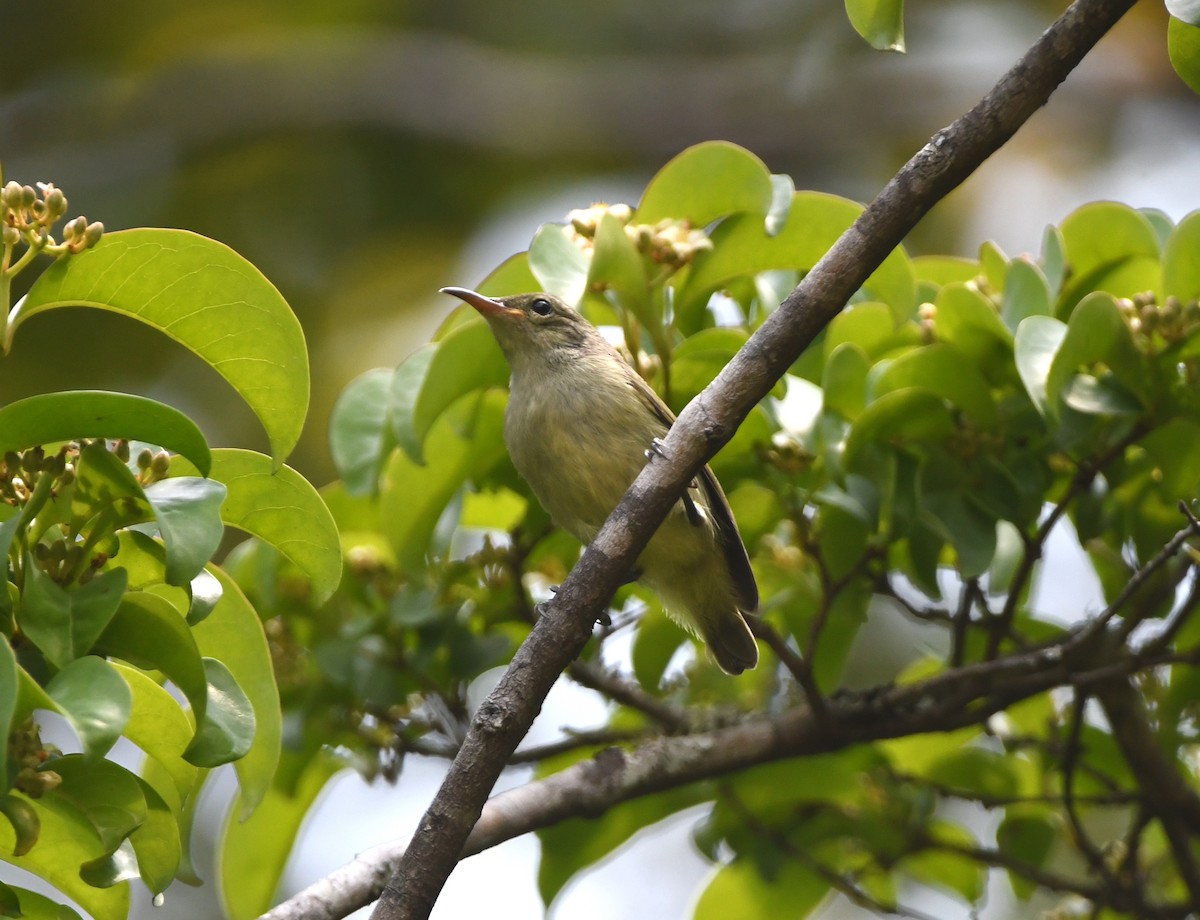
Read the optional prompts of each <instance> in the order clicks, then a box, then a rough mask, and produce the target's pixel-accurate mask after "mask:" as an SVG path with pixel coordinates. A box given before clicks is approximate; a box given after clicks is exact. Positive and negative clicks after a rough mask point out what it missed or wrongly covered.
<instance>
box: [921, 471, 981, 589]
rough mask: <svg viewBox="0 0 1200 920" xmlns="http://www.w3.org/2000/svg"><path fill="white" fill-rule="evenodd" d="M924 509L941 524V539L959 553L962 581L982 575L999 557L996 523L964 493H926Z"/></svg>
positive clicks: (947, 491)
mask: <svg viewBox="0 0 1200 920" xmlns="http://www.w3.org/2000/svg"><path fill="white" fill-rule="evenodd" d="M923 504H924V510H925V511H926V512H927V514H928V516H929V517H930V518H932V519H934V520H936V521H937V522H939V523H940V524H941V533H942V536H943V537H944V538H945V539H946V541H947V542H949V543H950V545H951V546H953V547H954V549H955V551H956V552H957V553H958V569H959V573H960V574H961V575H962V577H963V578H974V577H976V576H978V575H982V574H983V573H984V572H986V571H987V570H988V566H990V565H991V564H992V559H993V558H994V557H995V555H996V521H995V519H994V518H992V517H990V516H988V515H987V514H986V513H984V511H983V510H982V509H981V508H980V507H979V505H978V504H977V503H976V502H975V501H973V500H972V498H971V496H969V495H965V494H963V493H962V492H961V491H957V490H955V491H950V490H946V491H932V490H929V491H926V492H925V494H924V496H923Z"/></svg>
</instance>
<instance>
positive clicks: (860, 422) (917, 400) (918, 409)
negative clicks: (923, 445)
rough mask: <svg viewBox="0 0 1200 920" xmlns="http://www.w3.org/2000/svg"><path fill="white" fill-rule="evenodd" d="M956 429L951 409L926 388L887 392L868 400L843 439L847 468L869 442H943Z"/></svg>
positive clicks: (903, 443) (894, 444)
mask: <svg viewBox="0 0 1200 920" xmlns="http://www.w3.org/2000/svg"><path fill="white" fill-rule="evenodd" d="M954 430H955V426H954V420H953V419H952V418H951V416H950V410H949V409H948V408H947V407H946V403H945V401H944V400H942V399H941V398H940V397H939V396H937V395H936V394H934V393H931V392H929V391H928V390H922V389H918V388H915V387H914V388H909V389H905V390H894V391H892V392H891V393H886V394H884V395H883V396H880V397H879V398H878V399H876V400H875V401H873V402H872V403H870V404H869V405H868V406H867V407H866V408H865V409H864V410H863V412H862V414H861V415H860V416H859V417H858V419H857V420H855V422H854V426H853V427H852V428H851V429H850V437H849V438H847V439H846V450H845V454H844V462H845V464H846V466H847V468H849V467H851V466H852V465H853V463H854V460H855V458H856V455H857V454H858V453H859V452H860V451H862V450H863V449H865V448H866V447H867V446H868V445H870V444H875V443H879V442H888V443H890V444H892V445H893V446H896V447H905V446H907V445H912V444H917V443H920V442H924V441H943V440H945V439H946V438H948V437H949V436H950V435H951V434H952V433H953V432H954Z"/></svg>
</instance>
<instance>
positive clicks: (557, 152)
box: [0, 0, 1200, 484]
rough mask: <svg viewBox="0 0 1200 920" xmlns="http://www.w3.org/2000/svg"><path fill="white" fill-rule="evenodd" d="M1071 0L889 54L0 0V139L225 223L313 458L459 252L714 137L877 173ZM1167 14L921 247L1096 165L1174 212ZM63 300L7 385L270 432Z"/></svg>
mask: <svg viewBox="0 0 1200 920" xmlns="http://www.w3.org/2000/svg"><path fill="white" fill-rule="evenodd" d="M1063 5H1064V4H1061V3H1048V2H1043V0H1027V2H1010V0H1006V2H1003V3H982V2H974V3H963V2H955V3H934V4H922V5H921V6H920V7H919V8H916V9H912V10H910V13H909V21H908V23H907V35H908V50H909V54H908V55H903V56H902V55H895V54H879V53H877V52H874V51H872V50H871V49H870V48H868V47H867V46H866V44H865V43H864V42H863V41H862V40H861V39H860V38H859V37H858V36H857V35H855V34H854V32H853V31H852V30H851V29H850V28H849V26H848V25H847V23H846V18H845V11H844V9H843V8H842V5H841V4H840V3H821V2H814V0H801V2H796V0H744V2H741V3H738V4H735V5H730V4H728V3H718V2H716V0H691V2H688V3H681V2H678V0H670V2H658V3H654V4H645V3H641V2H635V0H614V2H610V3H606V4H602V5H594V4H562V3H555V2H550V0H533V2H526V3H522V4H516V5H514V4H502V5H496V4H489V3H483V2H479V0H443V2H439V3H397V2H382V0H352V2H345V3H339V4H326V3H315V2H312V0H289V2H286V3H285V2H279V0H273V2H255V3H251V4H246V3H232V2H224V3H221V2H214V3H208V4H203V5H199V6H197V5H176V4H163V3H156V2H148V0H115V2H110V3H106V4H87V3H81V2H66V3H62V4H54V5H48V4H41V3H29V2H22V0H0V36H2V39H0V41H2V43H3V49H4V53H3V55H0V162H3V165H4V170H5V176H6V178H7V179H17V180H18V181H21V182H27V183H32V182H34V181H36V180H41V179H46V180H53V181H54V182H55V183H57V184H58V185H59V186H60V187H62V188H64V189H66V190H67V191H68V194H69V195H70V198H71V210H72V213H84V214H87V215H88V217H89V219H92V220H102V221H104V223H105V225H106V226H107V227H108V228H110V229H118V228H122V227H133V226H165V227H186V228H188V229H192V230H195V231H197V232H200V233H203V234H206V235H208V236H211V237H214V238H216V239H219V240H222V241H224V242H226V243H228V244H229V245H230V246H232V247H233V248H234V249H236V250H237V251H239V252H241V253H242V254H244V255H245V256H246V257H247V258H249V259H250V260H251V261H252V262H254V263H255V264H256V265H257V266H259V267H260V268H261V269H262V270H263V271H264V272H265V273H266V274H267V276H268V277H270V278H271V279H272V280H273V281H274V282H275V284H276V285H278V287H279V288H280V290H281V291H282V292H283V294H284V295H285V296H286V298H287V299H288V301H289V302H290V303H291V304H292V305H293V307H294V308H295V309H296V311H297V313H298V314H299V316H300V319H301V322H302V323H303V325H304V328H305V331H306V334H307V336H308V343H309V348H310V351H311V354H312V361H313V381H314V393H313V397H314V398H313V408H312V412H311V415H310V419H309V423H308V427H307V429H306V431H305V435H304V438H303V440H302V441H301V444H300V448H299V450H298V452H297V454H296V455H295V456H294V457H293V460H292V462H293V464H294V465H295V466H296V467H297V468H298V469H300V470H301V471H302V472H303V473H305V474H306V475H307V476H308V477H309V478H310V479H311V480H312V481H314V482H316V483H318V484H319V483H322V482H325V481H327V480H329V479H331V478H332V477H333V470H332V464H331V461H330V457H329V449H328V446H327V437H326V428H327V423H328V418H329V412H330V408H331V407H332V404H333V401H334V400H335V398H336V396H337V394H338V393H339V392H340V390H341V389H342V387H343V386H344V385H345V384H346V383H347V381H349V380H350V379H352V378H353V377H355V376H356V375H357V374H359V373H360V372H361V371H363V370H364V369H366V368H369V367H372V366H377V365H392V364H395V363H397V362H398V361H399V360H400V359H401V358H403V357H404V356H405V355H406V354H408V353H409V352H410V351H412V350H413V349H414V348H415V347H417V346H418V345H419V344H420V343H422V342H424V341H426V340H427V339H428V337H429V335H430V334H431V333H432V331H433V330H434V329H435V328H436V327H437V325H438V323H439V322H440V321H441V319H442V318H443V317H444V316H445V314H446V313H447V312H448V311H449V309H450V308H451V304H450V303H448V302H445V301H446V299H445V298H439V297H438V296H437V295H436V293H435V292H436V291H437V289H438V288H439V287H441V286H442V285H445V284H465V285H471V284H474V283H476V282H477V281H478V280H479V279H480V278H481V277H482V276H483V275H484V274H486V272H487V271H488V270H489V269H490V268H491V267H493V266H494V265H496V264H497V263H498V262H499V261H501V260H502V259H503V258H504V257H505V256H507V255H508V254H510V253H512V252H515V251H518V250H520V249H523V248H525V247H526V246H527V245H528V242H529V238H530V237H531V236H532V234H533V231H534V230H535V229H536V228H537V226H538V225H539V224H540V223H542V222H543V221H546V220H561V219H562V218H563V216H564V214H565V212H566V211H567V210H568V209H569V208H572V207H582V206H586V205H587V204H589V203H590V202H591V201H592V200H594V199H600V198H606V199H609V200H612V199H621V198H630V197H632V196H634V195H636V193H637V191H638V190H639V189H641V188H642V187H644V185H645V182H646V180H647V179H648V178H649V176H650V175H652V174H653V173H654V172H655V171H656V170H657V169H658V168H659V167H660V166H661V165H662V164H663V163H664V162H665V161H666V160H667V159H669V158H670V157H671V156H672V155H674V154H675V153H677V152H678V151H679V150H681V149H683V148H684V147H685V146H687V145H689V144H692V143H695V142H697V141H701V140H705V139H711V138H723V139H727V140H731V141H735V142H737V143H739V144H741V145H743V146H745V147H747V148H748V149H750V150H752V151H754V152H755V153H756V154H758V155H759V156H761V157H762V158H763V159H764V160H765V161H766V162H767V163H768V164H769V166H770V167H771V169H772V170H774V171H776V172H783V173H788V174H790V175H792V176H793V177H794V178H795V180H796V183H797V186H798V187H800V188H812V189H820V190H822V191H827V192H832V193H836V194H840V195H845V196H848V197H851V198H856V199H859V200H863V199H867V198H869V197H870V196H871V195H873V194H874V192H875V191H876V190H877V189H878V188H879V186H880V185H881V184H882V183H883V182H884V181H885V180H886V179H887V178H888V177H889V176H890V175H891V173H892V172H893V171H894V170H895V169H896V168H897V167H898V166H899V165H901V163H902V162H903V161H904V160H906V159H907V158H908V157H909V156H910V155H911V154H912V152H913V151H914V150H915V149H917V148H918V147H919V146H920V145H921V144H923V143H924V142H925V140H926V139H927V138H928V137H929V136H930V135H931V134H932V133H933V132H934V131H935V130H936V129H937V128H939V127H941V126H942V125H943V124H946V123H948V122H949V121H950V120H952V119H953V118H954V117H955V116H956V115H957V114H959V113H960V112H961V111H962V110H963V109H965V108H966V107H968V106H969V105H971V104H973V103H974V102H975V101H976V100H977V99H978V97H979V96H980V95H981V94H982V92H983V91H984V90H986V88H987V87H988V86H989V85H990V84H991V82H992V81H993V80H994V79H995V78H996V77H997V76H998V75H999V74H1000V73H1001V72H1002V71H1003V69H1005V68H1006V67H1007V66H1009V65H1010V64H1011V62H1012V61H1013V59H1015V57H1016V56H1017V55H1018V54H1020V53H1021V52H1022V51H1023V50H1024V48H1025V47H1027V45H1028V44H1029V43H1030V42H1031V41H1032V40H1033V39H1034V38H1035V37H1036V36H1037V34H1039V33H1040V32H1041V30H1042V29H1043V28H1044V27H1045V24H1046V23H1047V22H1049V21H1050V19H1051V18H1052V17H1053V16H1054V15H1056V14H1057V12H1058V11H1059V10H1060V9H1061V7H1062V6H1063ZM1164 18H1165V13H1164V12H1163V10H1162V7H1161V5H1159V4H1154V3H1149V4H1140V5H1139V7H1138V8H1137V9H1135V11H1134V13H1133V15H1131V16H1130V17H1127V19H1126V20H1125V21H1124V22H1122V24H1121V25H1120V26H1119V28H1118V29H1117V30H1116V32H1115V33H1114V34H1113V35H1112V36H1111V37H1110V38H1109V39H1107V40H1106V42H1105V45H1104V46H1102V48H1101V49H1100V51H1099V52H1098V53H1097V54H1096V55H1094V56H1093V58H1092V59H1089V61H1087V62H1085V65H1084V66H1083V67H1082V68H1081V70H1080V71H1079V72H1078V73H1077V74H1076V75H1075V76H1074V77H1073V79H1072V80H1070V81H1068V84H1067V85H1066V86H1065V87H1064V88H1063V89H1062V90H1061V91H1060V93H1059V94H1058V95H1057V96H1056V97H1055V100H1054V102H1053V103H1052V105H1051V109H1052V111H1051V113H1050V115H1048V116H1047V115H1040V116H1038V117H1037V118H1035V119H1034V120H1033V122H1032V123H1031V124H1029V125H1028V126H1026V128H1025V129H1023V131H1022V132H1021V134H1020V135H1019V136H1018V138H1017V140H1016V141H1015V142H1014V143H1013V144H1011V145H1009V147H1007V148H1006V149H1005V150H1004V151H1003V152H1001V153H1000V154H999V155H998V156H997V157H995V158H994V159H993V161H992V162H991V163H989V164H988V166H987V167H986V168H985V169H984V170H983V171H982V173H981V174H980V175H979V176H977V177H976V178H974V179H972V180H971V181H970V182H968V183H967V185H966V186H965V187H964V188H963V189H961V190H959V191H958V192H956V193H955V194H954V195H953V196H951V198H950V199H949V200H948V201H947V202H946V203H944V204H943V205H942V206H941V207H940V208H939V209H938V210H937V212H935V214H934V215H933V216H932V217H931V218H930V219H928V220H927V221H925V222H924V223H923V225H922V227H921V229H920V230H919V232H918V234H917V235H916V237H915V238H914V239H913V240H911V241H910V242H909V250H910V252H911V253H912V254H920V253H922V252H927V251H938V252H951V253H962V254H973V253H974V252H975V249H976V247H977V246H978V243H979V241H980V240H982V239H984V238H987V237H991V238H996V239H998V240H999V241H1000V242H1001V245H1003V246H1006V247H1007V246H1010V245H1011V246H1013V247H1016V248H1017V250H1018V251H1019V250H1023V249H1032V248H1034V247H1036V245H1037V243H1038V240H1039V238H1040V231H1041V228H1042V226H1043V225H1044V224H1046V223H1048V222H1052V221H1058V220H1060V219H1061V218H1062V217H1063V216H1064V215H1065V214H1066V213H1068V211H1069V210H1070V209H1071V208H1072V207H1074V206H1075V205H1076V204H1078V203H1079V202H1081V201H1084V200H1087V199H1089V198H1094V197H1097V196H1104V197H1115V198H1121V199H1122V200H1125V201H1128V202H1129V203H1130V204H1132V205H1135V206H1155V207H1160V208H1163V209H1164V210H1167V211H1168V212H1169V213H1171V214H1172V215H1173V216H1174V217H1176V218H1179V217H1181V216H1182V214H1183V213H1184V212H1185V211H1186V210H1187V209H1188V206H1187V204H1186V202H1185V204H1184V205H1183V206H1182V207H1175V206H1173V205H1172V202H1173V201H1177V200H1178V199H1179V197H1180V194H1179V193H1180V191H1181V189H1182V188H1183V186H1182V185H1181V183H1187V184H1189V185H1190V186H1191V187H1192V188H1193V189H1195V188H1196V187H1197V186H1200V178H1197V177H1200V165H1198V164H1197V163H1196V156H1197V154H1196V151H1197V150H1200V129H1198V128H1197V127H1196V126H1197V125H1200V118H1197V115H1198V114H1200V113H1198V111H1197V100H1196V97H1195V96H1193V95H1191V94H1190V93H1189V92H1188V91H1187V89H1186V88H1185V87H1184V86H1183V85H1182V83H1181V82H1180V81H1179V80H1178V78H1177V77H1176V76H1175V75H1174V74H1173V72H1172V71H1171V70H1170V66H1169V64H1168V62H1167V58H1166V55H1165V54H1164V53H1163V51H1162V35H1163V28H1164ZM1014 187H1019V188H1020V190H1021V191H1020V195H1014V194H1013V189H1014ZM1183 197H1184V198H1187V199H1189V200H1190V201H1191V205H1190V206H1192V207H1194V205H1195V195H1194V194H1193V195H1184V196H1183ZM61 328H62V327H61V326H60V325H58V324H56V323H52V322H38V321H35V322H31V323H30V324H29V327H28V328H27V329H25V330H24V331H23V332H22V339H23V340H22V343H21V348H19V349H17V351H16V353H15V354H14V355H12V356H11V358H10V359H9V360H7V361H6V362H4V365H3V366H2V367H0V401H3V402H8V401H11V400H13V399H17V398H20V397H22V396H25V395H29V394H32V393H36V392H41V391H45V390H47V389H60V388H65V387H69V386H101V387H108V388H113V389H123V390H128V391H132V392H138V393H144V394H146V395H150V396H154V397H156V398H160V399H163V400H165V401H167V402H170V403H172V404H173V405H176V406H179V407H180V408H181V409H183V410H184V411H185V412H188V413H189V414H190V415H192V416H193V417H194V418H196V419H197V421H198V422H199V423H200V425H201V427H202V428H203V429H204V430H205V431H206V433H207V434H208V435H209V438H210V441H211V442H212V443H213V444H217V445H220V444H231V443H238V444H248V445H251V446H255V447H263V448H265V439H264V438H263V436H262V433H261V431H260V430H259V428H258V426H257V424H256V423H255V421H254V419H253V418H252V416H251V415H250V413H249V412H248V411H242V412H238V411H230V408H229V407H230V404H231V401H230V400H229V399H228V394H226V393H223V392H221V389H222V387H223V384H222V383H221V382H220V381H219V380H218V379H217V378H216V377H215V375H213V374H212V372H211V371H209V370H208V369H206V368H204V367H203V366H202V365H201V364H200V362H198V361H196V360H194V359H192V358H191V356H189V355H188V354H186V353H185V352H184V351H183V350H182V349H179V348H176V347H174V346H164V345H163V344H162V342H160V341H159V339H158V338H156V337H155V334H154V333H153V332H152V331H150V330H145V329H142V328H138V326H137V325H136V324H134V323H131V322H129V321H123V320H121V319H120V318H119V317H115V316H112V315H107V314H104V313H102V312H100V311H78V316H77V317H74V318H73V319H72V330H73V334H72V335H71V336H70V337H67V338H64V337H63V336H62V335H61V333H60V330H61ZM135 356H136V357H135Z"/></svg>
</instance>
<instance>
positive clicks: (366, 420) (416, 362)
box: [330, 323, 475, 495]
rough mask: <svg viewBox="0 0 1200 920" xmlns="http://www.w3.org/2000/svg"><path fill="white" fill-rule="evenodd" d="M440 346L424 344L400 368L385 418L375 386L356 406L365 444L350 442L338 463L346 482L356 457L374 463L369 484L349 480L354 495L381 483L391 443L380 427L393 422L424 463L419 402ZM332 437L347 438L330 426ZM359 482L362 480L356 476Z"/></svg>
mask: <svg viewBox="0 0 1200 920" xmlns="http://www.w3.org/2000/svg"><path fill="white" fill-rule="evenodd" d="M471 325H475V324H474V323H472V324H471ZM460 328H461V327H460ZM438 347H439V346H438V344H437V343H436V342H430V343H428V344H426V345H422V346H421V347H420V348H418V349H417V350H416V351H414V352H413V353H412V354H410V355H409V356H408V357H407V358H405V359H404V360H403V361H401V362H400V363H399V364H398V365H397V366H396V369H395V370H394V371H393V372H392V373H391V375H390V378H389V380H388V390H387V399H386V401H385V402H384V403H383V408H384V409H386V410H387V411H386V412H385V413H384V414H383V417H382V418H381V417H380V406H379V405H377V404H376V403H375V399H376V398H377V394H376V393H375V391H374V387H370V388H367V389H366V390H365V392H364V393H363V394H362V395H361V396H360V397H359V399H358V402H357V405H356V406H355V407H354V416H355V417H356V418H357V419H361V421H359V422H357V424H359V425H360V426H361V428H362V435H363V437H362V440H363V443H362V445H361V447H359V446H356V445H355V444H354V442H353V441H348V442H347V444H346V445H345V447H343V448H341V451H342V454H343V456H345V458H346V459H345V460H343V461H342V462H341V463H338V469H339V470H340V471H342V479H346V472H345V470H347V469H349V468H350V464H351V463H352V462H354V458H355V456H356V455H358V454H361V455H362V456H363V457H364V458H365V457H368V456H369V457H370V458H371V459H372V461H373V462H372V463H371V465H370V473H371V477H370V480H369V481H363V482H361V483H359V482H357V481H349V480H348V481H347V488H348V489H350V492H351V494H354V495H366V494H369V493H371V494H373V493H374V491H375V489H376V487H377V486H378V484H379V472H380V469H381V468H382V465H383V461H384V459H385V458H386V457H387V455H388V453H389V452H390V445H388V444H387V441H386V439H385V438H384V437H383V434H382V432H377V431H376V428H375V426H376V425H377V424H382V423H383V422H385V421H389V422H390V423H391V426H392V437H393V438H395V441H396V443H397V444H399V445H400V447H401V448H402V449H403V450H404V452H405V453H406V454H408V455H409V456H410V457H412V458H413V459H414V460H416V461H417V462H418V463H421V462H424V455H423V454H422V449H421V440H422V439H421V437H418V435H417V433H416V409H417V399H418V397H419V396H420V395H421V388H422V386H423V385H424V383H425V379H426V376H427V374H428V372H429V365H430V363H431V362H432V361H433V358H434V356H435V355H436V354H437V352H438ZM351 386H353V384H351ZM348 392H349V387H347V389H346V390H343V391H342V395H341V396H340V397H338V402H339V403H341V402H342V400H344V399H346V398H347V394H348ZM330 437H331V438H333V437H342V438H345V436H344V435H337V434H335V429H334V428H333V426H331V427H330ZM376 438H378V443H377V444H376V443H372V442H373V441H374V440H375V439H376ZM357 479H358V477H356V480H357Z"/></svg>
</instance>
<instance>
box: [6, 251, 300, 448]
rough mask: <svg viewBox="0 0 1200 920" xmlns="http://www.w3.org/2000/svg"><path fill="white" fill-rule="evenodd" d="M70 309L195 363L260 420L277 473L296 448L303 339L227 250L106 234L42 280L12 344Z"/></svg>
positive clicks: (25, 305)
mask: <svg viewBox="0 0 1200 920" xmlns="http://www.w3.org/2000/svg"><path fill="white" fill-rule="evenodd" d="M69 306H87V307H97V308H99V309H102V310H110V311H112V312H114V313H120V314H122V315H124V316H128V317H130V318H131V319H135V320H138V321H140V322H143V323H146V324H147V325H149V326H152V327H153V328H155V329H158V330H159V331H160V332H162V333H163V334H164V335H167V336H169V337H170V338H172V339H174V340H175V341H176V342H179V343H180V344H181V345H183V346H184V347H186V348H188V349H190V350H191V351H192V352H194V353H195V354H196V355H198V356H199V357H200V358H201V359H202V360H203V361H205V362H206V363H207V364H208V365H209V366H210V367H212V368H213V369H214V370H216V371H217V373H219V374H220V375H221V376H222V377H224V378H225V380H226V381H228V382H229V383H230V384H231V385H232V386H233V388H234V389H235V390H236V391H237V392H238V394H239V395H241V397H242V398H243V399H244V400H245V401H246V403H247V404H248V405H249V406H250V408H251V409H252V410H253V411H254V413H255V415H257V416H258V418H259V421H261V422H262V425H263V427H264V428H265V429H266V432H267V437H268V438H269V440H270V442H271V453H272V455H273V456H274V458H275V461H276V462H277V463H282V462H283V458H284V457H285V456H287V454H288V453H289V452H290V451H291V449H292V448H293V447H294V446H295V445H296V441H297V440H299V438H300V429H301V428H302V427H303V425H304V416H305V414H306V413H307V411H308V354H307V352H306V350H305V345H304V333H303V332H302V331H301V329H300V323H299V322H298V321H297V320H296V317H295V316H294V315H293V313H292V311H291V308H290V307H288V305H287V302H286V301H285V300H284V299H283V297H282V296H281V295H280V293H279V291H277V290H276V289H275V287H274V285H272V284H271V282H270V281H268V280H267V279H266V278H265V277H264V276H263V275H262V274H261V273H260V272H259V271H258V269H256V268H255V267H254V266H253V265H251V264H250V263H249V262H247V261H246V260H245V259H243V258H242V257H241V256H239V255H238V254H237V253H236V252H234V251H233V250H232V249H230V248H228V247H227V246H224V245H222V244H221V243H217V242H215V241H213V240H210V239H206V238H205V237H202V236H198V235H197V234H194V233H189V232H187V231H185V230H158V229H138V230H121V231H117V232H115V233H106V234H104V238H103V239H102V240H101V241H100V242H99V243H98V244H97V245H96V246H95V247H94V248H93V249H89V250H87V251H86V252H82V253H79V254H78V255H74V256H72V257H71V258H69V259H60V260H58V261H57V262H55V263H54V264H53V265H51V266H50V267H49V268H47V269H46V271H45V272H43V273H42V274H41V276H39V277H38V279H37V281H35V282H34V284H33V287H32V288H30V290H29V293H28V294H27V295H26V296H25V298H24V299H23V300H22V301H21V302H20V303H19V304H18V305H17V308H16V310H15V311H14V312H15V315H14V317H13V321H12V325H11V326H10V327H9V334H10V337H11V335H12V334H13V333H14V332H15V330H16V329H17V328H18V327H19V326H20V325H21V324H22V323H23V322H24V321H25V320H27V319H28V318H29V317H31V316H34V315H36V314H38V313H42V312H45V311H46V310H50V309H54V308H57V307H69ZM10 340H11V338H10ZM7 347H8V343H5V350H7Z"/></svg>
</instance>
